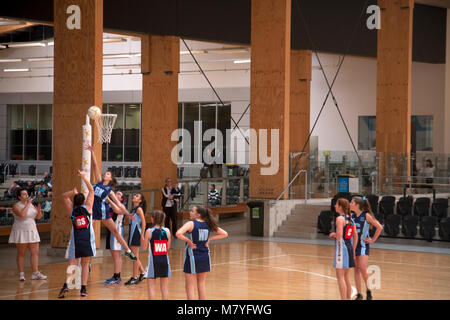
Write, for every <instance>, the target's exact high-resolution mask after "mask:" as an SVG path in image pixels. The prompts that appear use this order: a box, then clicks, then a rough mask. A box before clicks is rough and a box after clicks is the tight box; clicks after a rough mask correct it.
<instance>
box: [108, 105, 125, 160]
mask: <svg viewBox="0 0 450 320" xmlns="http://www.w3.org/2000/svg"><path fill="white" fill-rule="evenodd" d="M104 108H105V107H104ZM104 110H105V111H106V112H107V113H110V114H117V119H116V123H115V124H114V128H113V130H112V133H111V142H110V143H109V144H108V157H105V158H104V159H108V161H123V133H124V132H123V127H124V123H123V111H124V107H123V104H108V105H107V109H106V108H105V109H104ZM103 145H105V146H106V145H107V144H106V143H104V144H103Z"/></svg>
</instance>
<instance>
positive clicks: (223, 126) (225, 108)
mask: <svg viewBox="0 0 450 320" xmlns="http://www.w3.org/2000/svg"><path fill="white" fill-rule="evenodd" d="M233 127H234V126H233ZM217 129H218V130H219V131H220V132H222V137H223V151H222V162H223V163H225V161H226V154H227V149H228V144H229V143H230V142H229V141H227V129H231V104H229V103H224V104H223V105H222V104H221V103H218V104H217Z"/></svg>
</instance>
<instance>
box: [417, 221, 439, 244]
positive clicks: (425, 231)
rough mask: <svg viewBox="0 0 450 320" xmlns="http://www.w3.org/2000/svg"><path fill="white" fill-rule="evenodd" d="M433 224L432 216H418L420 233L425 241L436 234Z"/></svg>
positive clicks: (434, 222) (434, 223)
mask: <svg viewBox="0 0 450 320" xmlns="http://www.w3.org/2000/svg"><path fill="white" fill-rule="evenodd" d="M435 225H436V220H435V219H434V217H430V216H422V217H421V218H420V235H421V236H422V237H423V238H424V239H426V240H427V241H431V240H432V239H433V238H434V236H435V234H436V230H435V229H434V227H435Z"/></svg>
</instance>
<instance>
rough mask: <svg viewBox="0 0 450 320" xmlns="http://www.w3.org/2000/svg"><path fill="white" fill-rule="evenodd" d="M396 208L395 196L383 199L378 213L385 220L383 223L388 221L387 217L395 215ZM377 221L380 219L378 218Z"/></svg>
mask: <svg viewBox="0 0 450 320" xmlns="http://www.w3.org/2000/svg"><path fill="white" fill-rule="evenodd" d="M394 207H395V197H393V196H384V197H383V198H381V200H380V203H379V204H378V213H379V214H380V216H381V217H382V218H383V219H382V221H386V218H387V216H389V215H391V214H394ZM377 219H379V218H378V217H377Z"/></svg>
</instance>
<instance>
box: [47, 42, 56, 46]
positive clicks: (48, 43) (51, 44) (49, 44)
mask: <svg viewBox="0 0 450 320" xmlns="http://www.w3.org/2000/svg"><path fill="white" fill-rule="evenodd" d="M54 45H55V41H49V42H47V46H54Z"/></svg>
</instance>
